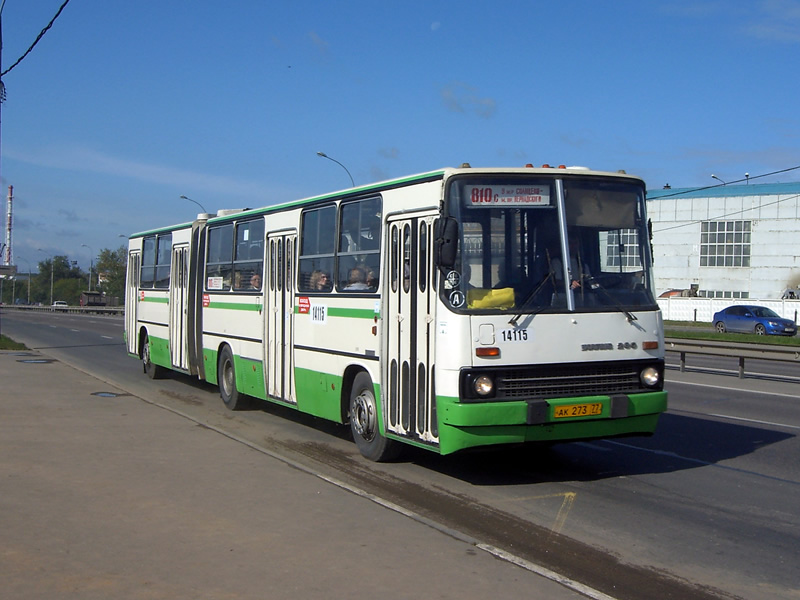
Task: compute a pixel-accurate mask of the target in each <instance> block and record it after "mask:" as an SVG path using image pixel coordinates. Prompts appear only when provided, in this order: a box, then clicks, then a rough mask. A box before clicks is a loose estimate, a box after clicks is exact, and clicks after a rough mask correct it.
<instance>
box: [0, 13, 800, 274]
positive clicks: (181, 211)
mask: <svg viewBox="0 0 800 600" xmlns="http://www.w3.org/2000/svg"><path fill="white" fill-rule="evenodd" d="M0 1H1V0H0ZM62 3H63V0H5V5H4V8H3V12H2V34H3V39H2V41H3V49H2V70H6V69H8V67H9V66H11V65H12V64H13V63H14V61H16V60H17V58H19V57H20V56H21V55H22V54H23V53H24V52H25V50H26V49H27V48H28V47H29V46H30V45H31V43H32V42H33V41H34V39H35V38H36V36H37V35H38V34H39V32H40V31H41V30H42V28H44V27H45V26H46V25H47V23H48V22H49V21H50V19H51V18H52V17H53V16H54V15H55V13H56V11H57V10H58V8H59V7H60V6H61V4H62ZM799 59H800V0H764V1H749V2H748V1H743V0H707V1H704V0H689V1H684V0H664V1H661V0H651V1H647V2H642V1H641V0H631V1H628V0H618V1H615V2H597V1H594V0H562V1H560V2H542V1H535V0H527V1H518V0H505V1H503V2H491V3H490V2H476V3H470V2H463V1H459V2H455V1H453V2H450V1H437V0H426V1H424V2H422V1H418V0H404V1H390V0H387V1H383V2H375V1H374V0H372V1H361V0H345V1H343V2H329V1H328V2H319V1H316V0H309V1H302V0H298V1H291V2H290V1H288V0H286V1H282V2H279V1H275V0H273V1H266V0H264V1H257V0H230V1H229V2H220V1H219V0H217V1H214V2H210V1H206V0H136V1H131V0H127V1H125V0H71V1H70V3H69V4H68V5H67V6H66V8H65V9H64V11H63V13H62V14H61V16H60V17H59V18H58V20H57V21H56V22H55V24H54V25H53V27H52V29H50V30H49V31H48V32H47V33H46V34H45V35H44V37H43V38H42V40H41V41H40V42H39V44H38V45H37V46H36V47H35V48H34V50H33V51H32V52H31V53H30V54H29V55H28V56H27V57H26V58H25V59H24V60H23V61H22V62H21V63H20V64H19V65H18V66H16V67H15V68H14V69H13V70H11V71H10V72H9V73H7V74H6V75H5V76H4V77H3V83H4V84H5V86H6V91H7V100H6V102H5V103H3V105H2V114H1V115H0V118H1V119H2V122H1V124H0V127H1V130H0V138H1V141H2V146H1V147H0V160H1V163H0V177H2V185H3V187H2V194H1V195H2V196H3V198H5V196H6V194H7V189H8V186H9V185H13V186H14V197H15V201H14V230H13V245H14V252H13V253H14V257H15V259H14V262H16V263H17V265H18V266H19V268H20V269H21V270H26V269H27V266H28V263H30V264H32V265H33V269H34V270H36V264H37V263H38V262H39V261H41V260H43V259H46V258H48V257H49V256H52V255H56V254H59V255H67V256H69V258H70V259H72V260H77V261H78V262H79V264H80V265H81V267H82V268H84V269H86V270H88V266H89V258H90V255H91V254H92V253H94V255H97V254H98V253H99V252H100V250H101V249H103V248H116V247H118V246H119V245H120V244H121V243H125V240H124V239H122V238H121V237H120V236H121V235H125V236H127V235H129V234H131V233H133V232H136V231H142V230H145V229H150V228H154V227H158V226H162V225H168V224H173V223H180V222H185V221H189V220H191V219H192V218H193V217H194V215H195V214H196V212H197V211H198V208H197V206H196V205H195V204H192V203H190V202H188V201H186V200H182V199H180V196H181V195H186V196H188V197H190V198H192V199H194V200H196V201H197V202H199V203H200V204H202V205H203V206H204V207H205V208H206V209H207V210H209V211H214V210H216V209H219V208H234V207H244V206H249V207H256V206H265V205H269V204H273V203H277V202H282V201H287V200H293V199H298V198H303V197H307V196H311V195H315V194H321V193H324V192H329V191H333V190H336V189H341V188H344V187H348V186H349V181H350V180H349V178H348V177H347V173H346V172H345V171H344V170H343V169H342V168H341V167H340V166H339V165H337V164H335V163H333V162H331V161H328V160H325V159H323V158H320V157H318V156H317V155H316V152H317V151H322V152H325V153H327V154H328V155H329V156H331V157H333V158H335V159H336V160H338V161H340V162H341V163H343V164H344V165H346V167H347V169H348V170H349V171H350V173H352V176H353V178H354V179H355V181H356V183H357V184H365V183H369V182H373V181H379V180H383V179H388V178H392V177H398V176H403V175H409V174H412V173H419V172H424V171H429V170H433V169H437V168H440V167H444V166H458V165H460V164H461V163H462V162H469V163H471V164H472V165H473V166H482V167H483V166H486V167H488V166H503V167H506V166H521V165H524V164H525V163H528V162H530V163H534V164H537V165H539V164H543V163H550V164H567V165H583V166H588V167H591V168H595V169H602V170H617V169H625V170H626V171H627V172H628V173H633V174H636V175H639V176H641V177H643V178H644V179H645V180H646V181H647V182H648V186H649V187H651V188H660V187H662V186H663V185H664V184H665V183H670V184H671V185H672V186H673V187H690V186H705V185H712V184H714V183H715V181H714V180H712V179H711V177H710V175H711V173H714V174H716V175H718V176H719V177H720V178H722V179H723V180H725V181H729V182H730V181H735V180H738V179H742V178H744V174H745V172H747V173H750V175H751V177H755V176H757V175H761V174H765V173H771V172H774V171H779V170H783V169H789V168H792V167H795V166H798V165H800V111H798V108H797V107H798V99H800V78H798V77H797V71H798V67H799V66H800V60H799ZM777 181H800V170H798V171H789V172H787V173H783V174H781V175H778V176H772V177H768V178H763V179H759V180H757V182H764V183H768V182H769V183H774V182H777ZM3 206H5V202H3ZM3 212H5V211H3ZM4 239H5V237H4V238H3V240H4ZM83 244H86V245H87V246H89V248H91V251H90V250H89V248H86V247H84V246H83ZM39 249H41V250H39ZM17 257H20V259H19V260H18V259H17ZM26 261H27V262H26Z"/></svg>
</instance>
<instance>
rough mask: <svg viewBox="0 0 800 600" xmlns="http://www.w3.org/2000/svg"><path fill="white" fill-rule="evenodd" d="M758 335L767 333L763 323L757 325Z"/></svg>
mask: <svg viewBox="0 0 800 600" xmlns="http://www.w3.org/2000/svg"><path fill="white" fill-rule="evenodd" d="M755 331H756V335H764V334H766V333H767V330H766V329H764V326H763V325H762V324H761V323H756V329H755Z"/></svg>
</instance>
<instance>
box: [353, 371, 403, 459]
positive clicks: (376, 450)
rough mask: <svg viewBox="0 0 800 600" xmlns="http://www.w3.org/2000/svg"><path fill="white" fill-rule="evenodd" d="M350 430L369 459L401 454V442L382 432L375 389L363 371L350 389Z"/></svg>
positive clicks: (359, 447)
mask: <svg viewBox="0 0 800 600" xmlns="http://www.w3.org/2000/svg"><path fill="white" fill-rule="evenodd" d="M350 430H351V431H352V432H353V439H354V440H355V442H356V446H358V450H359V451H360V452H361V454H363V455H364V457H365V458H368V459H369V460H374V461H376V462H382V461H387V460H392V459H393V458H396V457H397V456H398V455H399V454H400V449H401V448H400V444H398V443H397V442H395V441H394V440H389V439H386V438H385V437H384V436H382V435H381V433H380V427H379V424H378V406H377V403H376V400H375V389H374V388H373V386H372V380H371V379H370V377H369V375H368V374H367V373H364V372H363V371H362V372H361V373H359V374H358V375H356V377H355V379H354V380H353V387H352V389H351V390H350Z"/></svg>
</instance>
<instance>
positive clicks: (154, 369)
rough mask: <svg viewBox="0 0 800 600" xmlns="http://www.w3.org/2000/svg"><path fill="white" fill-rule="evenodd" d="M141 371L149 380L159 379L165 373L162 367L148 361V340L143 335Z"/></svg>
mask: <svg viewBox="0 0 800 600" xmlns="http://www.w3.org/2000/svg"><path fill="white" fill-rule="evenodd" d="M142 370H143V371H144V372H145V374H146V375H147V376H148V377H149V378H150V379H161V378H163V377H164V374H165V372H166V369H164V367H162V366H161V365H157V364H154V363H153V361H152V360H150V338H149V337H148V335H147V334H144V340H142Z"/></svg>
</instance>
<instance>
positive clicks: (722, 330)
mask: <svg viewBox="0 0 800 600" xmlns="http://www.w3.org/2000/svg"><path fill="white" fill-rule="evenodd" d="M716 328H717V331H718V332H719V333H725V332H726V331H727V329H725V323H723V322H722V321H717V325H716Z"/></svg>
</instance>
